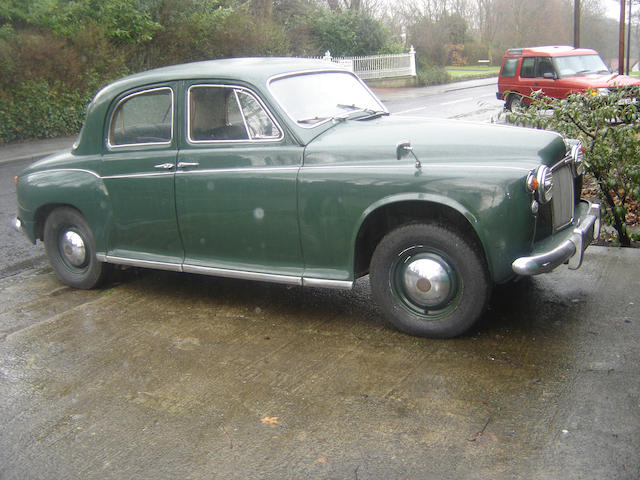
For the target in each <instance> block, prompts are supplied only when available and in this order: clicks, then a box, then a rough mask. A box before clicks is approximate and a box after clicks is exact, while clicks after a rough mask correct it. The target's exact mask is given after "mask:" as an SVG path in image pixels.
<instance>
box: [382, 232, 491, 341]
mask: <svg viewBox="0 0 640 480" xmlns="http://www.w3.org/2000/svg"><path fill="white" fill-rule="evenodd" d="M370 281H371V289H372V291H373V295H374V298H375V299H376V301H377V303H378V304H379V306H380V308H381V309H382V310H383V312H384V313H385V314H386V316H387V318H388V320H389V321H390V322H391V323H392V324H393V325H394V326H395V327H396V328H398V329H399V330H401V331H403V332H406V333H409V334H411V335H418V336H425V337H441V338H448V337H454V336H456V335H460V334H461V333H463V332H465V331H466V330H468V329H469V328H470V327H471V326H472V325H473V324H474V323H475V322H476V321H477V320H478V318H479V317H480V315H481V314H482V312H483V311H484V308H485V306H486V304H487V301H488V299H489V296H490V294H491V287H490V281H489V276H488V273H487V268H486V266H485V262H484V259H483V257H482V256H481V255H480V254H479V253H478V252H476V250H475V248H474V246H473V244H471V243H470V242H468V241H467V240H466V239H465V238H464V237H463V236H462V235H460V234H459V233H457V232H456V231H453V230H450V229H448V228H446V227H444V226H441V225H437V224H431V223H428V224H412V225H406V226H403V227H400V228H397V229H396V230H393V231H392V232H391V233H389V234H388V235H387V236H385V237H384V238H383V239H382V241H381V242H380V244H379V245H378V247H377V248H376V250H375V252H374V254H373V258H372V260H371V268H370Z"/></svg>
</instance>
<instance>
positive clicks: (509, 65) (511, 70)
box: [501, 58, 519, 78]
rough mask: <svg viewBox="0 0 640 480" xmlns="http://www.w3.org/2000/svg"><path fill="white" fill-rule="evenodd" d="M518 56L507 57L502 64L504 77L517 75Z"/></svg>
mask: <svg viewBox="0 0 640 480" xmlns="http://www.w3.org/2000/svg"><path fill="white" fill-rule="evenodd" d="M518 60H519V59H518V58H506V59H505V61H504V65H502V73H501V75H502V76H503V77H508V78H512V77H515V76H516V68H517V67H518Z"/></svg>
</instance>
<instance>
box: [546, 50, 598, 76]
mask: <svg viewBox="0 0 640 480" xmlns="http://www.w3.org/2000/svg"><path fill="white" fill-rule="evenodd" d="M553 60H554V62H555V64H556V71H557V72H558V75H559V76H560V77H572V76H574V75H588V74H590V73H610V72H609V69H608V68H607V66H606V65H605V64H604V62H603V61H602V59H601V58H600V56H599V55H573V56H569V57H554V59H553Z"/></svg>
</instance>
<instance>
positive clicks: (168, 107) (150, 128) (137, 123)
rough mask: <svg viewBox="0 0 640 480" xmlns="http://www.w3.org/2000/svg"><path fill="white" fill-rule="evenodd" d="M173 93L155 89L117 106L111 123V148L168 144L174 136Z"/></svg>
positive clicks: (124, 99)
mask: <svg viewBox="0 0 640 480" xmlns="http://www.w3.org/2000/svg"><path fill="white" fill-rule="evenodd" d="M172 126H173V91H172V90H171V89H170V88H155V89H153V90H146V91H143V92H136V93H134V94H131V95H129V96H127V97H125V98H123V99H122V100H120V102H119V103H118V106H117V107H116V109H115V110H114V112H113V115H112V117H111V122H110V123H109V146H111V147H123V146H130V145H165V144H169V143H171V138H172V135H173V128H172Z"/></svg>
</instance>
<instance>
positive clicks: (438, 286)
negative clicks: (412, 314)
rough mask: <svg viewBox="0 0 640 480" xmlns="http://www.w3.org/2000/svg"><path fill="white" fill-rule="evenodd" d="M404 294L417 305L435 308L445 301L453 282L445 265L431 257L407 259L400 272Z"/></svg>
mask: <svg viewBox="0 0 640 480" xmlns="http://www.w3.org/2000/svg"><path fill="white" fill-rule="evenodd" d="M402 284H403V290H404V292H405V295H406V296H407V297H408V298H409V299H410V300H411V301H412V302H415V303H416V304H417V305H422V306H423V307H427V308H435V307H438V306H440V305H443V304H444V303H445V302H447V301H448V300H449V299H450V298H451V295H452V293H453V282H452V278H451V275H450V274H449V271H448V270H447V269H446V268H445V266H444V265H443V264H442V263H440V262H438V261H437V260H435V259H432V258H419V259H416V260H413V261H409V262H408V263H407V264H406V265H405V267H404V271H403V274H402Z"/></svg>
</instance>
